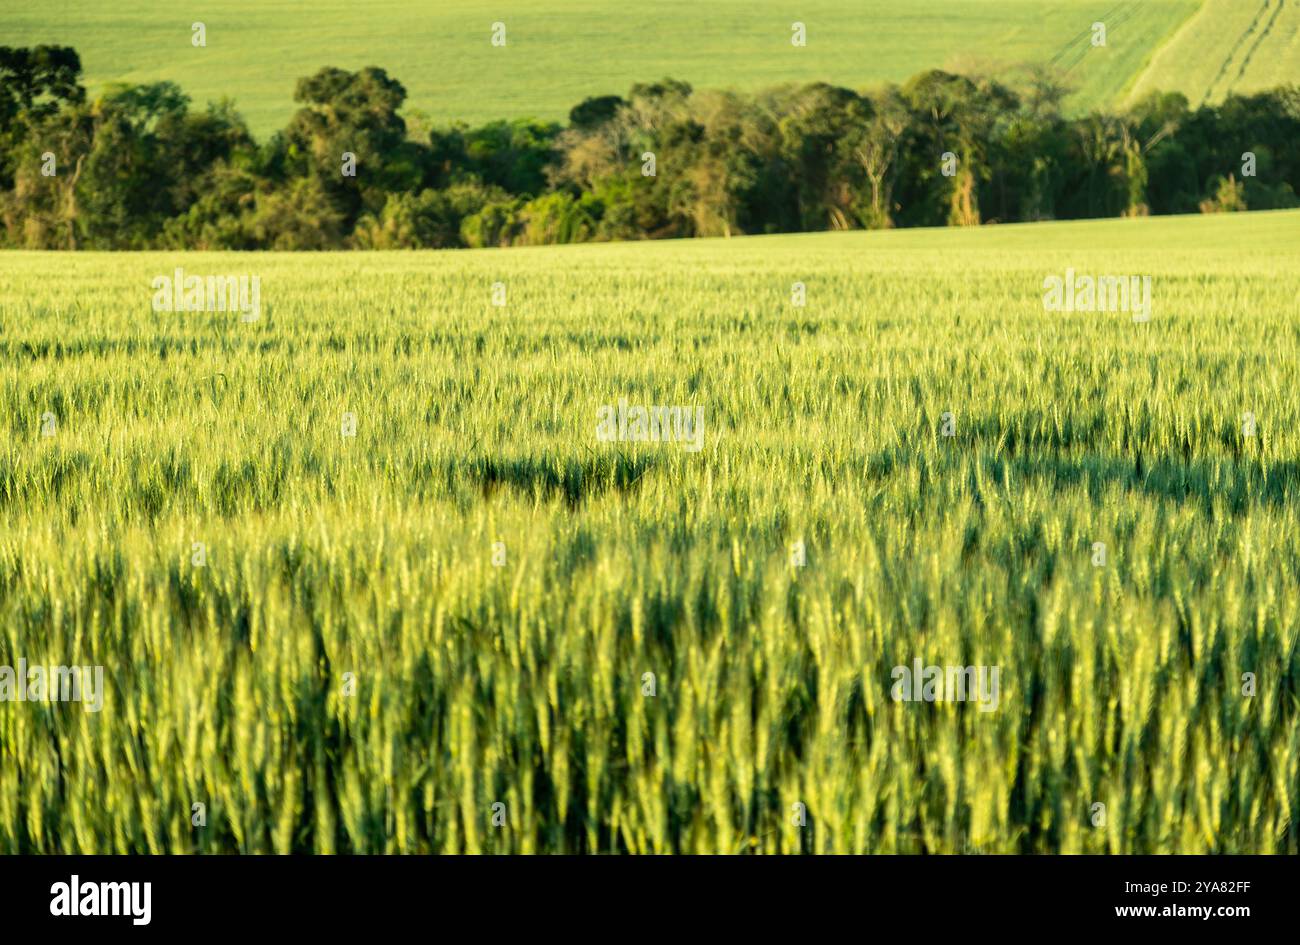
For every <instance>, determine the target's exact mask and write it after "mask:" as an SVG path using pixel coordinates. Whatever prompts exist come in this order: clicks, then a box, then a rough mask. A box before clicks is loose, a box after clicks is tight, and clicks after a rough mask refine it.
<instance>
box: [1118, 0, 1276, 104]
mask: <svg viewBox="0 0 1300 945" xmlns="http://www.w3.org/2000/svg"><path fill="white" fill-rule="evenodd" d="M1294 82H1300V3H1297V2H1296V0H1291V2H1287V0H1206V2H1205V4H1204V5H1203V7H1202V8H1201V10H1200V11H1198V12H1197V14H1196V15H1195V16H1194V17H1193V18H1192V19H1190V20H1189V21H1188V22H1187V23H1186V24H1185V25H1184V26H1183V27H1182V28H1181V29H1180V30H1179V31H1178V33H1177V35H1176V36H1175V38H1174V39H1173V40H1172V41H1171V42H1170V43H1169V44H1168V45H1166V46H1165V47H1164V48H1163V49H1161V50H1160V52H1159V53H1158V54H1157V55H1156V56H1155V58H1154V59H1153V61H1152V63H1151V66H1150V68H1149V69H1147V70H1146V71H1145V72H1143V74H1142V76H1141V78H1140V79H1139V81H1138V82H1137V83H1136V84H1135V86H1134V89H1133V95H1134V97H1136V96H1139V95H1142V94H1144V93H1146V92H1148V91H1151V90H1153V89H1177V90H1179V91H1181V92H1183V93H1184V94H1186V95H1187V97H1188V99H1189V100H1190V101H1191V103H1192V104H1193V105H1197V104H1200V103H1202V102H1207V101H1209V102H1217V101H1219V100H1221V99H1222V98H1224V97H1225V96H1226V95H1227V94H1228V93H1229V92H1241V93H1245V92H1253V91H1258V90H1260V89H1269V88H1273V87H1274V86H1278V85H1283V84H1286V83H1294Z"/></svg>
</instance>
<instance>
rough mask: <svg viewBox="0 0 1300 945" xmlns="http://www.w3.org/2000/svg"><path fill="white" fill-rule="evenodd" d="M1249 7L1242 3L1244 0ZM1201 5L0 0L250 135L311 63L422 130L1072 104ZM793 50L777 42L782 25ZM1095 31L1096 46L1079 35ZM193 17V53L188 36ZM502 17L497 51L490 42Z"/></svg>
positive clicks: (101, 64) (86, 57)
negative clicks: (735, 97) (365, 79)
mask: <svg viewBox="0 0 1300 945" xmlns="http://www.w3.org/2000/svg"><path fill="white" fill-rule="evenodd" d="M1252 5H1253V4H1252ZM1199 6H1200V3H1199V0H1119V2H1116V0H908V2H906V3H901V2H898V0H866V2H860V3H849V2H846V0H801V2H800V3H798V4H797V5H791V4H788V3H784V2H778V0H718V2H714V3H710V4H699V3H692V2H686V0H660V2H656V3H654V4H650V5H646V6H644V7H638V6H636V5H633V4H628V3H618V2H614V0H554V2H552V3H550V4H548V5H547V7H548V9H547V11H546V12H540V11H538V10H537V9H536V8H535V5H533V4H528V3H525V2H523V0H498V2H496V3H494V4H492V5H491V6H490V7H488V6H484V5H483V4H481V3H479V2H477V0H439V2H438V3H437V4H436V5H434V4H422V3H415V2H412V0H367V2H366V3H362V4H357V3H351V2H345V0H320V2H317V3H313V4H312V5H311V7H310V8H309V9H304V8H302V7H299V6H297V5H294V4H288V3H267V4H258V5H256V6H253V5H250V4H248V3H243V2H234V0H212V2H208V3H202V4H200V3H192V2H183V3H175V2H171V0H123V2H121V3H118V4H115V5H113V6H112V7H111V8H110V7H106V6H105V5H104V4H102V3H96V2H92V0H67V2H63V3H60V4H58V6H57V15H54V14H52V11H51V8H50V7H45V6H42V7H35V6H23V5H18V4H10V5H6V6H5V8H3V9H0V37H3V42H4V43H5V44H7V45H34V44H37V43H59V44H65V45H71V46H74V47H75V48H76V49H77V50H78V51H79V52H80V53H81V56H82V61H83V64H84V66H85V72H86V78H87V81H88V83H89V85H90V86H91V88H92V89H95V88H99V87H102V86H103V85H104V84H105V83H108V82H112V81H119V80H120V81H131V82H154V81H159V80H163V79H170V80H172V81H175V82H177V83H178V84H179V85H181V87H182V88H184V89H185V90H186V91H187V92H188V93H189V94H190V95H191V96H192V97H193V98H194V100H195V101H196V102H199V103H202V102H205V101H209V100H215V99H218V98H221V97H222V96H230V97H233V98H234V99H235V100H236V102H237V104H238V105H239V107H240V109H241V111H242V112H243V114H244V115H245V116H246V117H247V118H248V120H249V122H250V124H251V126H252V127H253V130H254V131H255V132H256V133H257V134H259V135H265V134H267V133H269V132H271V131H273V130H275V129H276V128H279V127H281V126H282V125H283V124H284V123H285V122H286V120H287V119H288V117H289V116H290V115H291V114H292V112H293V109H294V104H293V101H292V96H293V87H294V82H295V80H296V79H298V78H299V77H301V76H304V75H308V74H311V73H312V72H314V71H316V70H317V69H318V68H320V67H321V66H324V65H335V66H340V67H344V68H359V67H361V66H366V65H378V66H382V67H383V68H385V69H387V70H388V72H389V74H390V75H393V76H395V77H396V78H398V79H400V80H401V81H402V82H403V83H404V84H405V86H406V87H407V89H408V91H409V93H410V98H409V101H408V107H409V108H411V109H414V110H418V111H420V112H423V113H425V114H427V115H428V116H429V117H430V118H431V119H433V120H434V121H435V122H439V123H441V122H446V121H451V120H456V119H459V120H464V121H468V122H479V121H484V120H490V119H495V118H516V117H537V118H553V119H562V118H564V116H566V115H567V114H568V111H569V109H570V108H571V107H572V106H573V105H575V104H577V103H578V102H580V101H581V100H582V99H583V98H585V97H587V96H589V95H600V94H608V93H623V92H626V91H627V89H628V87H629V86H630V85H631V84H632V83H634V82H640V81H649V80H654V79H659V78H662V77H663V76H665V75H671V76H672V77H674V78H678V79H683V80H686V81H688V82H691V83H693V84H694V85H696V86H697V87H708V88H728V87H735V88H755V87H761V86H766V85H773V84H777V83H781V82H787V81H791V82H804V81H812V80H826V81H831V82H835V83H838V84H841V85H847V86H851V87H855V88H860V87H864V86H868V85H870V84H872V83H875V82H879V81H883V80H891V81H901V80H904V79H906V78H908V77H910V76H912V75H914V74H916V73H917V72H920V71H921V70H923V69H927V68H932V67H948V68H953V69H964V70H970V69H983V70H986V71H991V72H994V73H1006V72H1010V71H1012V70H1014V69H1015V68H1016V67H1018V66H1020V65H1023V64H1026V63H1044V62H1050V63H1052V64H1054V65H1058V66H1060V68H1061V70H1062V71H1063V72H1064V73H1065V75H1066V78H1067V79H1068V81H1069V82H1070V83H1072V84H1073V85H1075V86H1076V87H1077V88H1078V92H1077V94H1076V96H1075V97H1074V99H1073V106H1074V107H1075V108H1076V109H1086V108H1090V107H1093V106H1101V105H1104V104H1108V103H1110V102H1112V101H1115V100H1116V99H1117V98H1118V97H1120V96H1122V95H1123V94H1126V93H1127V91H1128V90H1129V88H1130V87H1131V85H1132V83H1133V82H1134V81H1135V80H1136V78H1137V77H1138V75H1139V74H1140V73H1141V72H1142V70H1143V69H1144V68H1145V66H1146V65H1147V63H1148V62H1149V61H1150V59H1151V57H1152V55H1153V54H1154V53H1155V51H1156V50H1157V49H1158V48H1159V47H1160V46H1161V44H1163V43H1165V42H1166V41H1167V40H1169V38H1170V37H1172V36H1173V35H1174V34H1175V32H1176V31H1177V30H1178V29H1179V27H1180V26H1181V25H1182V24H1184V23H1185V22H1186V21H1187V20H1188V19H1189V18H1190V17H1192V16H1193V14H1195V13H1196V12H1197V10H1198V8H1199ZM795 20H799V21H801V22H803V23H804V24H805V25H806V28H807V36H808V42H807V46H806V47H803V48H796V47H794V46H793V45H792V44H791V41H790V38H791V23H792V22H793V21H795ZM1098 20H1100V21H1102V22H1105V23H1106V24H1107V28H1108V37H1107V39H1108V42H1107V46H1106V48H1104V49H1098V48H1093V47H1092V45H1091V43H1090V41H1089V37H1090V32H1089V31H1090V27H1091V25H1092V23H1093V22H1095V21H1098ZM196 21H201V22H203V23H204V24H205V27H206V33H207V45H206V47H205V48H196V47H194V46H193V45H192V44H191V41H190V39H191V24H192V23H194V22H196ZM498 21H499V22H503V23H505V24H506V28H507V30H506V45H505V47H494V46H493V45H492V44H491V42H490V36H491V29H492V24H493V23H494V22H498Z"/></svg>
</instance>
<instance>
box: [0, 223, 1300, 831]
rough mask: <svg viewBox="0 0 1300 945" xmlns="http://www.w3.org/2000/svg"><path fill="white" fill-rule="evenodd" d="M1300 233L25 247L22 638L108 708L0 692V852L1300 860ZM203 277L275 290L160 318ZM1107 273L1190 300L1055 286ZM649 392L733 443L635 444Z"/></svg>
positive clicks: (10, 620) (2, 300)
mask: <svg viewBox="0 0 1300 945" xmlns="http://www.w3.org/2000/svg"><path fill="white" fill-rule="evenodd" d="M1298 260H1300V214H1297V213H1278V214H1250V215H1244V214H1243V215H1222V216H1217V217H1197V218H1183V219H1178V218H1163V219H1138V220H1124V221H1104V222H1090V223H1072V224H1041V225H1035V226H1007V227H988V228H983V229H979V230H955V229H954V230H942V231H920V230H915V231H901V232H874V233H851V234H817V235H809V236H793V237H787V236H782V237H758V238H750V239H744V240H733V241H686V242H676V243H673V242H664V243H653V244H620V245H582V246H566V247H555V248H540V249H521V250H508V251H466V252H448V253H406V254H402V253H391V254H362V253H352V254H338V255H331V254H301V255H277V254H267V255H257V254H246V255H240V254H225V255H205V254H167V253H154V254H112V255H107V254H93V253H83V254H73V253H63V254H58V253H55V254H39V253H13V254H9V255H7V256H6V258H5V266H4V267H3V268H2V269H0V664H5V665H13V664H14V662H15V660H16V659H18V658H25V659H27V660H28V661H29V662H31V663H36V662H42V663H54V664H70V663H74V662H75V663H84V664H87V665H89V664H99V665H102V666H103V667H104V670H105V679H106V685H107V689H108V691H107V694H106V696H105V700H104V705H103V709H102V711H101V712H98V713H91V712H86V711H83V709H82V708H81V707H80V706H77V705H68V704H65V705H54V706H48V705H33V704H30V703H14V702H4V703H0V852H5V853H9V852H14V851H56V850H63V851H87V852H89V851H99V852H103V851H110V850H121V851H126V850H131V851H151V850H152V851H160V850H172V851H180V850H192V851H217V850H245V851H264V850H321V851H331V850H339V851H342V850H371V851H376V850H402V851H435V850H440V851H459V850H469V851H478V850H492V851H504V850H518V851H556V850H602V851H604V850H631V851H683V850H689V851H738V850H750V851H756V852H779V851H797V850H815V851H831V850H838V851H843V850H871V851H920V850H930V851H947V852H953V851H961V850H968V851H969V850H979V851H987V852H993V851H1055V850H1062V851H1071V852H1074V851H1094V852H1103V851H1143V852H1154V851H1159V852H1175V851H1177V852H1204V851H1229V852H1257V851H1270V852H1288V853H1297V852H1300V828H1298V827H1297V824H1298V823H1300V822H1298V821H1297V818H1296V816H1295V811H1296V810H1297V808H1298V807H1300V724H1298V718H1297V712H1298V711H1300V710H1298V708H1297V706H1298V702H1297V693H1298V692H1300V651H1298V649H1297V632H1298V631H1297V628H1300V569H1298V565H1297V562H1300V521H1298V518H1297V516H1298V515H1300V513H1298V512H1297V509H1298V508H1300V402H1298V401H1297V399H1296V397H1295V396H1294V392H1295V390H1296V389H1297V388H1298V387H1300V330H1298V329H1297V327H1296V326H1297V325H1298V324H1300V308H1298V306H1300V303H1298V301H1297V300H1298V299H1300V265H1298V263H1297V261H1298ZM176 266H184V267H185V269H186V271H187V272H189V273H191V274H216V273H243V274H250V275H257V276H259V277H260V279H261V285H262V293H261V294H262V302H263V305H264V307H265V311H264V313H263V316H262V318H261V319H260V320H258V321H256V322H251V323H243V322H241V321H239V320H238V318H237V317H236V316H234V315H231V314H221V313H212V314H207V313H156V312H154V311H152V309H151V304H150V300H151V297H152V294H153V292H152V289H151V286H150V280H151V279H152V277H154V276H156V275H159V274H170V273H171V272H172V270H173V268H174V267H176ZM1070 267H1073V268H1075V269H1077V270H1078V271H1080V272H1086V273H1098V274H1133V275H1149V276H1151V277H1152V279H1153V315H1152V318H1151V320H1150V322H1148V323H1145V324H1135V323H1134V322H1133V320H1132V319H1131V318H1130V317H1128V316H1127V315H1124V314H1119V313H1110V314H1105V313H1096V314H1083V313H1073V314H1064V313H1055V312H1047V311H1044V307H1043V304H1042V301H1041V295H1042V288H1041V287H1042V284H1043V280H1044V277H1045V276H1048V275H1051V274H1058V275H1060V274H1063V273H1064V272H1065V270H1066V269H1067V268H1070ZM796 281H799V282H803V283H805V285H806V287H807V304H806V305H804V306H802V307H796V306H794V305H792V304H791V286H792V283H794V282H796ZM496 282H500V283H503V284H504V286H505V287H506V290H507V296H506V305H505V306H504V307H493V306H492V304H490V298H491V286H492V284H493V283H496ZM621 398H627V399H628V400H629V401H630V403H632V404H634V405H635V404H651V405H654V404H659V405H679V406H681V405H685V406H692V407H700V408H702V409H703V410H704V414H703V416H704V427H703V431H704V437H703V441H702V447H703V448H702V449H700V450H699V451H698V452H691V451H688V450H686V449H684V448H683V447H682V445H681V444H678V443H642V442H602V441H600V440H599V439H598V438H597V436H596V429H597V427H596V423H597V417H598V411H599V408H600V407H601V405H608V404H615V403H617V402H618V401H619V399H621ZM1247 412H1249V413H1251V414H1253V417H1254V418H1255V421H1256V423H1257V429H1255V430H1253V431H1251V435H1247V433H1246V431H1245V430H1244V429H1243V415H1244V414H1245V413H1247ZM47 413H48V414H51V415H52V421H53V422H52V423H51V422H49V420H47V419H43V415H45V414H47ZM345 413H352V414H355V419H356V435H355V437H346V436H344V435H343V428H342V426H341V422H340V421H341V418H342V417H343V415H344V414H345ZM945 414H951V415H952V420H953V422H954V424H955V426H954V429H953V431H952V432H953V434H954V435H953V436H944V435H943V427H944V423H945V417H944V415H945ZM495 542H501V543H502V544H501V546H500V551H501V553H502V554H503V555H504V557H502V558H500V559H499V560H498V561H494V554H496V550H497V549H494V543H495ZM796 542H803V543H804V548H805V551H806V559H805V560H803V561H801V562H796V561H794V560H792V546H794V545H795V543H796ZM1097 542H1101V543H1104V544H1105V545H1106V550H1107V556H1106V559H1105V561H1104V562H1103V563H1102V564H1101V565H1100V566H1098V565H1097V563H1096V555H1097V552H1096V550H1095V543H1097ZM200 545H201V546H202V548H203V550H204V556H203V560H202V561H196V554H197V551H196V548H198V547H199V546H200ZM914 659H921V660H923V661H924V662H925V663H926V664H937V665H940V666H943V665H981V666H986V667H997V668H998V669H999V672H1000V679H1001V683H1000V694H999V698H998V704H997V706H996V709H995V710H994V711H987V712H986V711H981V710H980V708H979V707H978V706H976V705H975V704H972V703H969V702H948V703H926V702H916V703H909V702H898V701H894V700H893V699H892V698H891V679H892V674H893V668H894V667H896V666H899V665H910V664H911V662H912V661H913V660H914ZM651 673H652V674H654V677H653V680H651V679H650V677H648V676H647V674H651ZM1244 673H1253V674H1255V680H1256V689H1255V691H1254V693H1253V694H1252V695H1246V694H1243V691H1242V679H1243V674H1244ZM346 674H352V675H351V678H350V679H349V677H348V676H347V675H346ZM350 685H354V686H355V689H352V688H350ZM651 687H652V688H651ZM194 804H204V805H206V823H205V825H204V826H201V827H195V826H192V823H191V817H192V811H193V809H194V808H193V805H194ZM497 804H501V805H504V806H503V807H500V808H497V807H494V805H497ZM796 804H798V805H804V808H805V809H806V824H804V825H799V824H797V823H796V816H795V815H796V813H797V812H798V811H799V808H797V807H795V805H796ZM1096 804H1104V805H1105V816H1104V817H1103V818H1102V819H1101V821H1100V822H1098V819H1097V808H1096V807H1095V806H1094V805H1096ZM494 816H499V817H500V821H499V823H494V820H493V818H494Z"/></svg>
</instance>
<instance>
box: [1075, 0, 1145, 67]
mask: <svg viewBox="0 0 1300 945" xmlns="http://www.w3.org/2000/svg"><path fill="white" fill-rule="evenodd" d="M1141 7H1142V3H1141V0H1133V2H1130V3H1120V4H1117V5H1116V6H1114V7H1112V8H1111V10H1110V11H1109V12H1108V13H1106V14H1105V15H1104V16H1103V17H1102V19H1100V20H1098V22H1099V23H1105V24H1106V33H1107V35H1108V36H1109V34H1110V32H1111V30H1115V29H1118V28H1119V27H1121V26H1123V25H1124V24H1125V23H1127V22H1128V21H1129V20H1131V19H1133V17H1135V16H1137V15H1138V12H1139V11H1140V10H1141ZM1117 11H1118V12H1117ZM1112 16H1113V17H1114V19H1111V17H1112ZM1091 33H1092V28H1091V27H1089V28H1088V29H1087V30H1086V31H1085V33H1084V36H1085V37H1086V36H1089V35H1091ZM1071 42H1072V43H1073V42H1074V40H1071ZM1090 48H1091V44H1090V43H1088V42H1084V44H1083V45H1082V46H1081V47H1080V48H1079V50H1078V55H1076V56H1075V57H1074V59H1073V61H1071V62H1070V64H1069V65H1068V66H1067V67H1066V69H1065V72H1064V75H1069V74H1070V73H1071V72H1073V71H1074V69H1075V67H1076V66H1078V65H1079V63H1081V62H1083V60H1084V58H1085V57H1086V56H1087V55H1088V50H1089V49H1090Z"/></svg>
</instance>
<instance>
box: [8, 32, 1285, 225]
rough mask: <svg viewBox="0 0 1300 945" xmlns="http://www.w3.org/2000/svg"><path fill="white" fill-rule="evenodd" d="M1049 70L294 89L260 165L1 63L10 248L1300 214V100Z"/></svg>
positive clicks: (52, 65)
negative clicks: (1096, 81)
mask: <svg viewBox="0 0 1300 945" xmlns="http://www.w3.org/2000/svg"><path fill="white" fill-rule="evenodd" d="M1067 94H1068V89H1067V88H1066V87H1065V86H1063V85H1062V84H1061V83H1060V82H1059V81H1057V80H1056V79H1055V78H1054V76H1053V75H1052V74H1051V73H1050V72H1048V71H1046V70H1043V69H1034V70H1028V71H1026V72H1025V73H1024V74H1023V75H1022V76H1021V77H1020V78H1018V79H1016V80H1014V81H1006V80H994V79H991V78H988V77H984V76H965V75H954V74H951V73H948V72H944V71H940V70H930V71H927V72H924V73H921V74H920V75H917V76H915V77H914V78H912V79H911V80H909V81H907V82H905V83H902V84H901V85H892V84H891V85H883V86H881V87H878V88H874V89H871V90H868V91H864V92H859V91H853V90H851V89H847V88H840V87H837V86H833V85H829V84H826V83H813V84H809V85H803V86H784V87H778V88H773V89H768V90H765V91H760V92H754V93H741V92H728V91H698V90H695V89H693V88H691V86H690V85H688V84H686V83H684V82H679V81H675V80H672V79H664V80H662V81H659V82H652V83H644V84H638V85H634V86H633V87H632V89H631V90H630V91H629V92H628V93H627V94H626V95H625V96H617V95H607V96H600V97H595V98H589V99H587V100H586V101H584V102H582V103H580V104H579V105H577V106H576V107H575V108H573V110H572V111H571V112H570V113H569V119H568V122H567V123H566V124H561V123H558V122H548V121H537V120H531V119H518V120H513V121H494V122H489V123H487V124H483V125H479V126H477V127H472V126H469V125H466V124H463V123H457V124H452V125H449V126H441V127H436V126H434V125H433V124H432V123H430V122H429V121H428V120H427V119H425V118H424V117H423V116H420V115H419V114H411V115H407V116H405V117H404V115H403V114H402V106H403V104H404V102H405V99H406V90H405V89H404V88H403V86H402V84H401V83H400V82H398V81H397V80H396V79H393V78H391V77H390V76H388V74H387V73H386V72H385V71H384V70H383V69H379V68H374V67H370V68H365V69H361V70H359V71H356V72H349V71H346V70H343V69H337V68H324V69H321V70H320V71H319V72H317V73H316V74H315V75H313V76H310V77H307V78H303V79H301V80H299V82H298V83H297V86H296V89H295V92H294V100H295V101H296V102H297V103H298V104H299V105H300V107H299V109H298V110H297V112H296V113H295V114H294V115H293V117H292V118H291V119H290V121H289V123H288V126H287V127H285V128H284V129H283V130H282V131H279V132H276V133H275V134H273V135H272V136H271V137H270V138H269V139H268V140H266V141H264V142H258V141H256V140H255V139H254V137H253V135H252V134H251V133H250V132H249V129H248V126H247V124H246V123H245V121H244V119H243V118H242V117H241V116H240V114H239V112H238V111H237V110H236V108H235V105H234V103H233V102H231V101H229V100H224V101H221V102H217V103H212V104H209V105H207V106H206V107H205V108H202V109H198V108H193V107H191V102H190V100H189V98H188V97H187V96H186V95H185V94H184V93H183V92H182V91H181V89H180V88H179V87H177V86H176V85H175V84H174V83H171V82H156V83H148V84H140V85H125V84H116V85H111V86H109V87H107V88H106V89H105V90H104V91H103V92H102V93H101V94H100V95H99V96H98V97H96V98H94V99H91V98H89V97H88V96H87V94H86V90H85V88H84V86H83V85H82V83H81V62H80V59H79V57H78V55H77V53H76V52H75V50H73V49H70V48H68V47H61V46H37V47H35V48H19V49H15V48H10V47H0V221H2V223H3V230H2V231H0V242H2V243H3V245H6V246H9V247H26V248H41V249H79V248H84V249H91V248H93V249H146V248H191V249H282V250H300V249H336V248H361V249H404V248H421V247H430V248H441V247H480V246H518V245H536V244H546V243H569V242H580V241H588V240H627V239H657V238H665V237H690V236H730V235H740V234H749V233H788V232H799V231H810V230H833V229H838V230H846V229H858V228H866V229H883V228H889V227H910V226H943V225H958V226H966V225H976V224H982V223H999V222H1019V221H1034V220H1050V219H1078V218H1086V217H1108V216H1123V215H1127V216H1137V215H1144V214H1167V213H1191V212H1198V211H1201V212H1217V211H1231V210H1244V209H1276V208H1283V207H1294V206H1298V205H1300V200H1298V199H1297V196H1296V191H1297V189H1300V148H1297V147H1296V143H1297V142H1300V87H1296V86H1289V87H1283V88H1279V89H1275V90H1272V91H1267V92H1261V93H1258V94H1254V95H1248V96H1237V95H1233V96H1230V97H1228V98H1227V99H1226V100H1225V101H1223V102H1222V103H1221V104H1217V105H1201V106H1199V107H1197V108H1192V107H1191V106H1190V104H1189V103H1188V101H1187V99H1186V98H1185V97H1184V96H1183V95H1181V94H1178V93H1153V94H1151V95H1150V96H1148V97H1147V98H1145V99H1143V100H1142V101H1141V102H1139V103H1137V104H1136V105H1135V106H1133V107H1132V108H1129V109H1127V110H1126V111H1123V112H1121V113H1115V114H1104V113H1092V114H1088V115H1085V116H1080V117H1068V116H1067V115H1066V114H1065V113H1064V111H1063V102H1064V100H1065V98H1066V96H1067Z"/></svg>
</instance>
